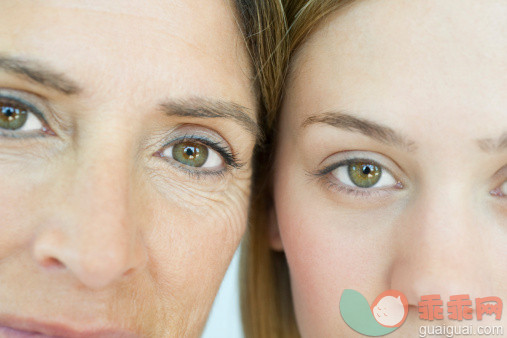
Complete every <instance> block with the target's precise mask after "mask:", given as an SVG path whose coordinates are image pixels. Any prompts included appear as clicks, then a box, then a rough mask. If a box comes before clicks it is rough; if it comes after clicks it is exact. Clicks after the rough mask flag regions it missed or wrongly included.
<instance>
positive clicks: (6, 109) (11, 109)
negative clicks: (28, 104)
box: [2, 107, 14, 117]
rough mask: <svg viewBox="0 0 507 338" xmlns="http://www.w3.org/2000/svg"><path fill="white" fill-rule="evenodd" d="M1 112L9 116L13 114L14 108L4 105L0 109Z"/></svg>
mask: <svg viewBox="0 0 507 338" xmlns="http://www.w3.org/2000/svg"><path fill="white" fill-rule="evenodd" d="M2 113H4V115H6V116H7V117H11V116H12V115H14V109H13V108H12V107H5V108H4V109H2Z"/></svg>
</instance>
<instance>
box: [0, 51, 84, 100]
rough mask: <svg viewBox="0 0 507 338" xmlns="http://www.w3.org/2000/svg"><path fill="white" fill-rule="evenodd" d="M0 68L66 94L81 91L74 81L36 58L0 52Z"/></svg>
mask: <svg viewBox="0 0 507 338" xmlns="http://www.w3.org/2000/svg"><path fill="white" fill-rule="evenodd" d="M0 69H1V70H4V71H5V72H8V73H13V74H15V75H19V76H22V77H25V78H28V79H30V80H32V81H34V82H36V83H38V84H40V85H42V86H44V87H49V88H51V89H54V90H56V91H58V92H60V93H62V94H65V95H73V94H77V93H79V92H80V91H81V89H80V88H79V86H78V85H77V84H76V83H75V82H74V81H72V80H70V79H69V78H67V77H66V76H65V75H63V74H61V73H59V72H57V71H55V70H52V69H50V68H49V67H48V66H46V65H44V64H43V63H42V62H39V61H36V60H30V59H25V58H21V57H10V56H5V55H1V54H0Z"/></svg>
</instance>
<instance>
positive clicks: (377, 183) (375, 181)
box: [331, 160, 397, 188]
mask: <svg viewBox="0 0 507 338" xmlns="http://www.w3.org/2000/svg"><path fill="white" fill-rule="evenodd" d="M331 175H333V176H334V177H335V178H336V179H337V180H338V181H340V182H341V183H342V184H344V185H347V186H352V187H359V188H383V187H389V186H394V185H396V183H397V182H396V180H395V178H394V177H393V176H392V175H391V174H390V173H389V172H388V171H387V170H384V169H383V168H382V166H380V165H378V164H376V163H374V162H368V161H363V160H352V161H349V163H347V164H344V165H340V166H338V167H337V168H336V169H334V170H333V171H331Z"/></svg>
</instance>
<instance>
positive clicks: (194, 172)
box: [0, 94, 244, 179]
mask: <svg viewBox="0 0 507 338" xmlns="http://www.w3.org/2000/svg"><path fill="white" fill-rule="evenodd" d="M2 101H14V102H18V103H19V104H20V105H21V106H23V107H25V108H26V111H27V113H28V114H33V115H35V117H36V118H37V119H38V120H39V121H40V123H41V125H42V127H41V128H40V129H39V130H37V131H35V130H33V131H28V132H27V131H25V132H20V131H15V130H7V129H1V128H0V138H4V139H13V140H15V139H18V140H19V139H29V138H36V137H48V136H55V135H56V133H54V132H53V131H52V130H51V128H50V127H49V126H48V123H47V120H46V118H45V116H44V114H43V113H42V112H41V111H40V109H38V108H37V107H35V106H34V105H33V104H32V103H30V102H27V101H26V100H24V99H21V98H19V97H16V96H11V95H5V94H3V95H2V94H0V103H1V102H2ZM185 141H191V142H197V143H200V144H202V145H204V146H206V147H209V148H211V149H212V150H214V151H216V152H217V153H218V154H219V155H220V156H221V157H222V159H223V161H224V163H225V168H223V169H221V170H203V169H201V170H199V169H197V168H194V169H190V167H188V166H186V165H184V164H181V163H179V162H177V161H171V162H175V163H173V165H176V166H177V167H178V168H179V169H180V170H182V171H184V172H185V173H186V174H188V175H189V176H191V178H194V179H200V178H202V177H203V176H204V175H205V176H217V177H223V176H225V173H226V172H227V171H229V170H230V169H237V168H241V167H242V166H243V165H244V164H243V163H240V162H239V161H238V159H237V157H236V154H234V153H233V152H231V151H230V150H229V147H227V146H224V145H223V142H216V141H212V140H210V139H208V138H205V137H203V136H200V135H184V136H182V137H179V138H177V139H175V140H172V141H171V142H169V143H167V144H165V145H164V146H163V147H162V150H159V151H157V152H156V153H155V154H159V157H162V158H164V159H165V156H161V155H160V154H161V153H162V152H163V151H164V150H165V149H166V148H167V147H169V146H171V145H175V144H177V143H178V142H185ZM166 161H167V162H169V161H168V160H166Z"/></svg>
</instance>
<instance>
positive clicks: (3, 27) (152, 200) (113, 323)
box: [0, 0, 257, 337]
mask: <svg viewBox="0 0 507 338" xmlns="http://www.w3.org/2000/svg"><path fill="white" fill-rule="evenodd" d="M27 69H28V70H29V71H30V72H29V73H27V72H25V74H23V70H25V71H26V70H27ZM37 76H39V78H37ZM251 79H252V69H251V65H250V60H249V57H248V53H247V50H246V46H245V43H244V40H243V36H242V34H241V32H240V29H239V24H238V22H237V19H236V17H235V4H234V3H233V2H229V1H225V0H224V1H211V0H210V1H208V0H204V1H198V2H196V1H184V0H181V1H179V0H177V1H148V2H146V1H136V0H133V1H128V2H127V1H95V0H90V1H68V0H65V1H58V0H51V1H47V0H44V1H2V3H1V5H0V104H1V107H2V109H7V108H9V107H11V108H12V106H13V103H12V102H13V101H12V100H15V102H18V103H17V104H18V108H19V105H21V108H20V109H25V110H27V109H28V110H31V111H29V112H28V114H32V113H34V114H33V115H30V116H29V119H31V120H29V121H30V123H28V122H26V125H25V127H24V128H20V129H18V130H6V129H0V187H1V188H0V200H1V201H2V207H1V208H0V326H2V325H3V326H8V325H10V324H12V323H17V324H15V325H17V326H18V327H17V328H18V329H19V328H20V327H21V328H25V327H26V328H28V329H29V328H30V327H31V325H39V324H40V323H42V324H43V325H42V324H41V325H40V326H41V327H42V326H44V325H46V324H51V325H57V326H58V327H60V326H63V327H64V328H65V329H67V330H70V331H71V332H73V333H75V335H84V336H90V335H91V333H93V332H95V331H97V330H103V329H104V330H109V332H110V331H111V330H113V331H114V330H122V332H120V333H116V334H117V336H143V337H169V336H170V337H173V336H179V337H182V336H185V337H190V336H198V335H199V334H200V332H201V330H202V328H203V326H204V323H205V321H206V317H207V315H208V312H209V310H210V307H211V305H212V302H213V299H214V296H215V294H216V292H217V290H218V287H219V284H220V282H221V280H222V277H223V275H224V274H225V271H226V269H227V266H228V264H229V262H230V260H231V258H232V255H233V254H234V251H235V250H236V247H237V245H238V244H239V241H240V238H241V236H242V234H243V232H244V230H245V227H246V219H247V207H248V200H249V194H250V177H251V165H250V161H251V156H252V151H253V147H254V144H255V139H256V134H257V131H256V115H255V111H256V104H255V95H254V91H253V88H252V83H253V82H252V80H251ZM9 100H10V101H9ZM19 102H22V103H19ZM27 105H28V106H27ZM6 107H7V108H6ZM27 107H28V108H27ZM30 107H31V108H30ZM36 111H39V112H40V113H42V114H43V115H44V117H43V118H42V117H41V116H39V115H37V114H35V112H36ZM4 112H7V111H5V110H4ZM5 116H7V115H5ZM5 116H4V117H5ZM210 116H213V117H210ZM181 142H189V144H190V145H189V147H190V148H191V149H190V150H189V149H187V148H188V147H181V146H178V144H181ZM192 142H193V143H192ZM192 147H193V148H192ZM196 147H201V148H199V149H200V150H201V154H204V155H206V153H207V157H206V161H204V162H202V161H201V162H200V165H201V166H192V165H189V162H188V160H189V157H191V155H192V151H195V148H196ZM174 149H176V150H175V151H174V152H173V150H174ZM182 149H183V150H182ZM185 149H186V150H185ZM192 149H193V150H192ZM203 149H205V150H206V151H205V150H203ZM178 151H180V152H179V153H178ZM183 151H185V153H184V152H183ZM175 154H176V155H177V156H176V155H175ZM194 155H195V153H194ZM204 155H203V156H204ZM178 156H179V157H178ZM182 156H183V157H185V156H186V160H187V161H186V162H185V161H181V160H180V161H178V159H182V158H183V157H182ZM202 159H203V158H202V157H201V158H200V160H202ZM190 164H191V163H190ZM33 321H36V322H37V323H39V324H33ZM44 327H45V326H44ZM44 330H46V329H41V330H32V331H41V332H43V333H48V332H45V331H44ZM48 330H52V329H48ZM123 330H124V331H123ZM70 331H69V332H70ZM85 331H86V332H85ZM6 332H7V329H5V330H4V331H0V335H1V334H3V335H6V336H8V335H9V333H6ZM83 332H84V333H83ZM49 333H50V332H49ZM69 335H70V334H69ZM103 335H107V336H111V335H112V333H111V332H110V333H109V334H103Z"/></svg>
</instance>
